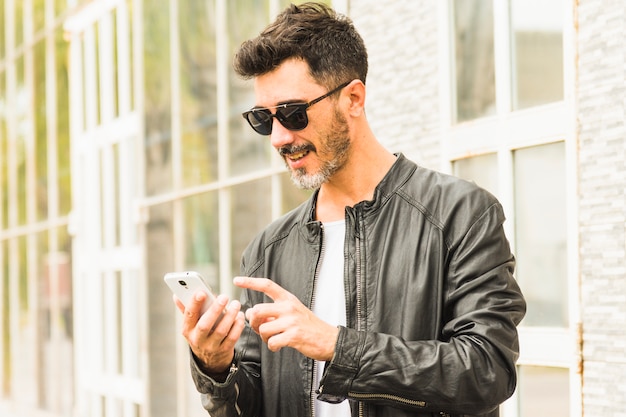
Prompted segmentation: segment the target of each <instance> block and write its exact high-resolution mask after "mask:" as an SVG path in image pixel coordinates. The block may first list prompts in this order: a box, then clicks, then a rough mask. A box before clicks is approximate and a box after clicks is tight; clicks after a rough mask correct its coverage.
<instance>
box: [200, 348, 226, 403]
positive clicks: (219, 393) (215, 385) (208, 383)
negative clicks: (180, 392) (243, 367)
mask: <svg viewBox="0 0 626 417" xmlns="http://www.w3.org/2000/svg"><path fill="white" fill-rule="evenodd" d="M189 361H190V368H191V377H192V378H193V382H194V384H195V385H196V389H197V390H198V392H200V393H201V394H208V395H210V396H212V397H214V399H220V398H222V399H226V398H228V393H229V389H230V388H231V386H232V385H233V381H234V379H235V375H236V373H237V372H238V367H237V366H236V364H235V363H234V362H233V365H231V367H230V370H229V373H228V376H227V377H226V380H225V381H224V382H219V381H217V380H216V379H214V378H212V377H211V376H209V375H207V374H206V373H205V372H204V371H203V370H202V367H201V366H200V364H199V362H198V358H197V357H196V355H194V354H193V352H192V351H191V349H189Z"/></svg>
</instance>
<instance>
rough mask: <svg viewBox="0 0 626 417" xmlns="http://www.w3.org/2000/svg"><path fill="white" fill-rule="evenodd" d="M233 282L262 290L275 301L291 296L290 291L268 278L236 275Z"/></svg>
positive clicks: (240, 285)
mask: <svg viewBox="0 0 626 417" xmlns="http://www.w3.org/2000/svg"><path fill="white" fill-rule="evenodd" d="M233 283H234V284H235V285H236V286H238V287H240V288H248V289H250V290H254V291H260V292H262V293H264V294H265V295H267V296H268V297H270V298H271V299H272V300H274V301H279V300H281V299H284V298H287V297H289V296H290V293H289V291H287V290H285V289H284V288H283V287H281V286H280V285H278V284H277V283H275V282H274V281H272V280H270V279H267V278H252V277H235V278H234V279H233Z"/></svg>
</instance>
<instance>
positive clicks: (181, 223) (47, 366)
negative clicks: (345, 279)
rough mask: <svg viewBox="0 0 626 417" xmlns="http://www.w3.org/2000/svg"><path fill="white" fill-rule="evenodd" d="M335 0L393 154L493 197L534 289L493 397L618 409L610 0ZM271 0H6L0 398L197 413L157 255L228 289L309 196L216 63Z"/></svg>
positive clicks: (621, 10)
mask: <svg viewBox="0 0 626 417" xmlns="http://www.w3.org/2000/svg"><path fill="white" fill-rule="evenodd" d="M622 3H623V2H621V1H618V0H577V1H574V0H443V1H442V0H419V1H409V0H406V1H401V0H397V1H396V0H390V1H384V2H382V1H377V0H342V1H334V2H332V4H333V6H335V7H336V8H337V9H338V10H340V11H342V12H344V13H346V14H348V15H349V16H350V17H351V18H352V19H353V21H354V23H355V25H356V26H357V28H358V29H359V31H360V32H361V34H362V35H363V37H364V39H365V43H366V45H367V47H368V52H369V55H370V73H369V76H368V80H367V85H368V98H367V104H366V110H367V114H368V119H369V120H370V123H371V125H372V127H373V129H374V132H375V134H376V135H377V136H378V138H379V139H380V140H381V142H382V143H383V144H384V145H385V146H386V147H387V148H388V149H390V150H392V151H393V152H403V153H404V154H405V155H407V156H408V157H410V158H412V159H413V160H415V161H416V162H418V163H419V164H421V165H423V166H427V167H430V168H435V169H438V170H441V171H444V172H449V173H452V174H454V175H458V176H461V177H464V178H467V179H471V180H473V181H475V182H477V183H478V184H479V185H481V186H483V187H485V188H487V189H488V190H490V191H491V192H493V193H494V194H495V195H496V196H497V197H498V198H499V199H500V200H501V202H502V203H503V206H504V208H505V212H506V214H507V221H506V223H505V227H506V231H507V235H508V237H509V239H510V241H511V244H512V247H513V249H514V253H515V255H516V258H517V261H518V267H517V272H516V277H517V279H518V281H519V283H520V285H521V286H522V289H523V291H524V293H525V295H526V297H527V300H528V306H529V310H528V315H527V317H526V318H525V319H524V321H523V322H522V324H521V326H520V341H521V356H520V359H519V368H518V375H519V384H518V389H517V391H516V393H515V394H514V396H513V397H512V398H511V399H510V400H509V401H508V402H506V403H505V404H503V406H502V407H501V415H502V416H504V417H519V416H523V417H526V416H533V417H536V416H543V415H550V416H574V417H577V416H582V415H585V416H603V417H604V416H624V415H626V414H625V413H626V376H625V375H626V353H624V346H626V332H625V331H624V330H623V327H624V325H625V324H626V195H625V193H624V190H625V189H626V162H625V161H626V121H625V119H626V64H625V62H626V60H625V58H626V47H625V46H624V45H623V42H622V39H623V34H624V33H625V32H626V5H624V4H622ZM286 4H288V1H287V0H258V1H257V0H237V1H233V0H230V1H227V0H188V1H176V0H169V1H166V0H92V1H79V0H0V22H2V26H1V28H0V266H1V267H0V358H1V360H0V415H2V416H7V417H25V416H29V417H31V416H36V417H39V416H42V417H60V416H76V417H79V416H80V417H83V416H85V417H92V416H93V417H114V416H124V417H140V416H141V417H161V416H163V417H165V416H167V417H171V416H179V417H183V416H185V417H188V416H192V417H193V416H202V415H206V414H205V413H204V412H203V410H202V408H201V407H200V403H199V398H198V394H197V393H196V391H195V389H194V388H193V385H192V383H191V381H190V377H189V370H188V351H187V347H186V346H185V344H184V339H183V338H182V336H181V335H180V331H179V329H180V317H179V314H178V312H177V311H176V310H175V308H174V306H173V304H172V302H171V295H170V293H169V290H168V289H167V287H166V286H165V285H164V283H163V280H162V278H163V275H164V274H165V273H166V272H169V271H172V270H186V269H194V270H198V271H200V272H202V273H203V275H205V277H207V278H208V279H209V280H210V281H211V283H212V285H213V287H214V288H215V289H216V290H217V291H220V292H225V293H228V294H230V295H231V296H234V297H236V296H237V295H238V294H237V291H236V290H235V289H234V288H233V287H232V284H231V279H232V276H234V275H236V274H237V272H238V270H239V255H240V253H241V251H242V250H243V248H244V247H245V245H246V244H247V242H248V240H249V239H250V238H251V237H252V236H254V235H255V234H256V232H258V231H259V230H260V229H261V228H262V227H263V226H264V225H265V224H266V223H268V222H269V221H271V219H273V218H275V217H277V216H279V215H280V214H282V213H284V212H285V211H287V210H289V209H291V208H292V207H295V206H296V205H297V204H298V203H299V202H301V201H303V200H304V199H306V198H307V197H308V193H306V192H302V191H300V190H297V189H296V188H295V187H294V186H292V185H291V184H290V181H289V178H288V175H287V174H286V173H285V170H284V167H283V164H282V161H281V160H280V158H279V157H277V155H276V154H275V152H274V151H273V150H272V149H271V147H270V146H269V144H268V143H267V141H266V140H264V139H263V138H262V137H259V136H258V135H256V134H255V133H254V132H252V131H251V129H249V127H248V126H247V125H246V124H245V121H244V120H243V119H242V118H241V116H240V113H241V112H242V111H244V110H246V109H248V108H249V107H250V106H251V105H252V104H253V102H254V96H253V92H252V88H251V83H250V82H249V81H242V80H240V79H239V78H238V77H237V76H236V75H235V74H234V73H233V71H232V68H231V66H230V63H231V60H232V55H233V53H234V51H235V50H236V48H237V46H238V45H239V44H240V42H241V41H243V40H244V39H247V38H249V37H251V36H254V35H255V34H256V33H258V32H259V31H260V30H261V29H262V28H263V27H264V26H265V25H266V24H267V23H269V22H270V21H271V20H272V18H273V16H275V15H276V13H278V12H279V11H280V10H281V9H282V8H283V7H284V6H285V5H286Z"/></svg>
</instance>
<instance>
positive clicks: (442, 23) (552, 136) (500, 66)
mask: <svg viewBox="0 0 626 417" xmlns="http://www.w3.org/2000/svg"><path fill="white" fill-rule="evenodd" d="M563 1H564V7H563V22H564V29H563V62H564V65H563V70H564V80H563V82H564V88H563V91H564V99H563V101H560V102H556V103H551V104H546V105H543V106H537V107H533V108H529V109H525V110H518V111H512V104H511V103H512V100H511V92H512V88H511V74H512V68H511V62H512V60H511V58H510V57H511V39H510V34H511V29H510V19H509V16H510V3H509V2H508V1H499V0H493V13H494V60H495V83H496V85H495V90H496V114H495V115H493V116H489V117H485V118H481V119H476V120H472V121H468V122H464V123H460V124H454V117H453V114H454V113H453V112H454V108H455V107H454V106H455V103H454V100H455V92H454V74H455V70H454V58H453V57H454V50H453V45H454V44H453V39H454V28H453V27H452V25H451V23H452V12H453V5H452V0H446V1H442V2H439V3H438V5H439V10H438V13H439V28H440V32H439V51H440V55H439V68H440V79H439V90H440V102H439V106H440V107H439V110H440V115H441V122H440V130H441V138H442V140H441V155H442V158H441V161H442V162H441V163H442V166H441V167H440V168H441V170H442V171H444V172H448V173H451V172H452V162H453V161H455V160H458V159H463V158H466V157H469V156H476V155H480V154H486V153H495V154H496V155H497V159H498V181H499V187H498V188H499V190H500V193H499V195H498V198H499V199H500V201H501V203H502V205H503V207H504V209H505V212H506V213H507V217H508V221H507V222H506V223H505V231H506V234H507V236H509V239H510V241H511V244H512V248H513V251H515V247H514V242H515V238H514V237H515V230H514V227H513V225H514V224H515V218H514V216H515V213H514V210H513V209H514V204H513V202H514V198H513V195H514V190H513V185H512V184H513V152H514V151H515V150H516V149H522V148H525V147H529V146H536V145H541V144H548V143H553V142H557V141H563V142H564V143H565V153H566V155H565V165H566V170H567V172H566V181H567V185H566V187H567V189H566V195H567V201H566V202H565V204H566V207H567V213H566V218H567V220H566V221H567V242H568V253H567V274H568V278H567V279H568V286H569V292H568V294H569V295H568V297H569V298H568V305H569V319H570V320H569V322H570V324H569V327H568V328H552V327H546V328H540V327H526V326H521V327H520V328H519V333H520V345H521V346H520V358H519V361H518V364H519V365H522V366H523V365H536V366H549V367H559V368H567V369H569V374H570V384H569V391H570V415H572V416H581V415H582V375H581V363H582V351H581V338H582V335H581V322H582V321H581V317H580V285H579V268H578V252H577V249H578V224H577V217H578V216H577V200H576V196H577V194H578V193H577V182H576V178H577V169H578V168H577V156H576V155H577V136H576V115H575V96H574V92H575V87H576V85H575V69H576V61H575V46H576V45H575V41H576V37H575V28H574V24H575V22H574V10H575V4H574V2H573V1H572V0H563ZM518 410H519V408H518V405H517V401H516V395H514V397H513V398H512V400H511V401H509V402H507V403H505V405H504V407H503V413H504V416H508V417H517V416H518V413H519V411H518Z"/></svg>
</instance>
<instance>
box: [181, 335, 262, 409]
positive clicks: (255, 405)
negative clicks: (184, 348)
mask: <svg viewBox="0 0 626 417" xmlns="http://www.w3.org/2000/svg"><path fill="white" fill-rule="evenodd" d="M256 342H257V337H256V334H255V333H254V332H253V331H252V330H251V329H250V327H248V326H247V325H246V328H245V330H244V333H243V334H242V336H241V338H240V339H239V341H238V343H237V347H236V349H235V360H234V366H233V368H231V372H230V374H229V375H228V377H227V378H226V380H225V381H224V382H218V381H216V380H215V379H213V378H211V377H210V376H208V375H207V374H205V373H204V372H203V371H202V369H201V368H200V367H199V366H198V363H197V362H196V359H195V357H194V355H193V354H190V356H191V376H192V378H193V381H194V383H195V385H196V389H197V390H198V392H200V394H201V399H202V406H203V407H204V408H205V409H206V410H207V411H208V412H209V414H210V415H211V416H212V417H255V416H258V415H260V413H261V411H260V409H261V403H262V398H261V381H260V369H259V368H260V366H259V360H258V358H257V356H256V354H257V353H258V348H257V347H256V346H258V345H256Z"/></svg>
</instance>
